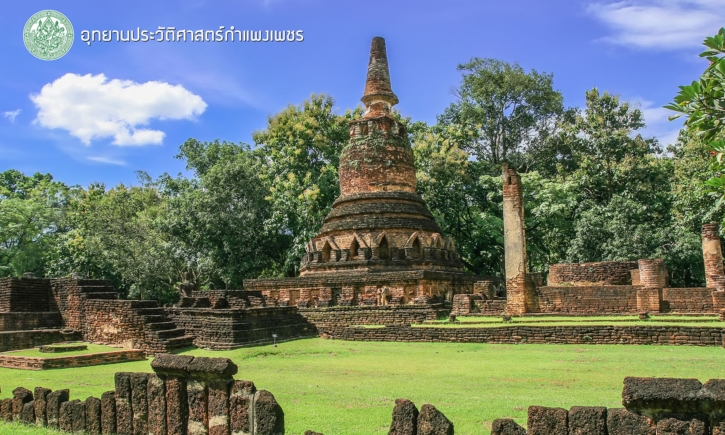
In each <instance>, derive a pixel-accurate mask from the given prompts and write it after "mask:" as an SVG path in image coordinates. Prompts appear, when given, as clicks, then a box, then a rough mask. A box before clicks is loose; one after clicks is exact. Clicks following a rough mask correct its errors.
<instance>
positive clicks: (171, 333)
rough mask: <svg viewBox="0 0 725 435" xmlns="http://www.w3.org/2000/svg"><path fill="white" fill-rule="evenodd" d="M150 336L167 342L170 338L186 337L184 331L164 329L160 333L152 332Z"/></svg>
mask: <svg viewBox="0 0 725 435" xmlns="http://www.w3.org/2000/svg"><path fill="white" fill-rule="evenodd" d="M152 334H154V335H156V336H157V337H158V338H160V339H162V340H167V339H170V338H178V337H183V336H184V335H186V331H185V330H183V329H181V328H175V329H165V330H161V331H153V332H152Z"/></svg>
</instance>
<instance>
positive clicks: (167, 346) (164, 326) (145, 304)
mask: <svg viewBox="0 0 725 435" xmlns="http://www.w3.org/2000/svg"><path fill="white" fill-rule="evenodd" d="M131 309H132V310H133V312H134V314H136V315H137V316H138V317H139V318H141V319H142V321H143V324H144V332H145V335H146V346H148V348H149V350H151V351H155V352H171V351H173V350H176V349H181V348H184V347H189V346H193V342H194V337H193V336H191V335H187V334H186V330H184V329H183V328H177V327H176V324H175V323H174V322H172V321H171V320H169V318H168V317H167V316H166V312H165V311H164V309H163V308H162V307H160V306H159V304H158V303H157V302H156V301H133V302H132V303H131Z"/></svg>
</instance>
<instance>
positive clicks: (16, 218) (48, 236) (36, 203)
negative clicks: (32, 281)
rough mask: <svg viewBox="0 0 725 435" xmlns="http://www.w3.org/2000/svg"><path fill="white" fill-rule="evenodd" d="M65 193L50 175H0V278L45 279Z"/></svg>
mask: <svg viewBox="0 0 725 435" xmlns="http://www.w3.org/2000/svg"><path fill="white" fill-rule="evenodd" d="M69 191H70V189H69V188H68V187H67V186H66V185H65V184H63V183H60V182H57V181H53V177H52V176H51V175H50V174H40V173H36V174H34V175H33V176H30V177H28V176H26V175H24V174H22V173H21V172H19V171H16V170H8V171H5V172H2V173H0V276H19V275H22V274H23V273H25V272H32V273H35V274H36V275H38V276H45V274H46V273H47V271H48V269H49V263H50V262H51V259H52V252H53V250H54V245H55V243H56V240H57V238H58V237H59V235H60V234H61V233H62V232H63V231H64V228H63V225H62V223H61V222H62V219H63V214H64V207H65V205H66V202H67V198H68V194H69Z"/></svg>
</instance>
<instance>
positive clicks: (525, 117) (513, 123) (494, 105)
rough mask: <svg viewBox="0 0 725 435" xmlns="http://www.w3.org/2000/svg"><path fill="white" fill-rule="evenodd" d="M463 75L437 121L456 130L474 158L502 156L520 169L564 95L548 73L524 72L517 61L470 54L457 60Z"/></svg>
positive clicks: (483, 159) (551, 121) (546, 130)
mask: <svg viewBox="0 0 725 435" xmlns="http://www.w3.org/2000/svg"><path fill="white" fill-rule="evenodd" d="M458 70H459V71H463V78H462V80H461V84H460V86H459V87H458V89H456V90H455V94H456V97H457V101H456V102H455V103H453V104H451V105H450V106H449V107H448V108H447V109H446V110H445V111H444V112H443V114H442V115H441V116H440V117H439V119H438V122H439V124H443V125H453V126H456V128H457V130H458V136H459V137H458V140H459V141H460V144H461V148H462V149H464V150H465V151H467V152H469V153H470V154H471V155H472V156H473V157H474V158H475V159H476V160H477V161H479V162H487V163H489V164H491V165H493V167H494V169H493V171H492V172H491V174H492V175H493V172H498V171H500V169H498V167H499V166H500V164H501V163H503V162H509V163H512V164H514V165H515V166H516V167H518V168H519V169H525V168H526V166H530V165H531V162H530V161H527V158H526V157H525V156H524V153H525V152H526V151H530V150H533V149H534V148H535V147H536V146H537V145H538V144H539V143H541V142H542V141H543V140H544V138H545V137H547V136H548V135H549V134H550V132H551V131H552V129H553V128H554V127H555V125H556V124H555V122H554V120H555V119H556V118H557V117H558V116H559V115H561V114H562V113H563V105H562V101H563V97H562V95H561V93H560V92H558V91H555V90H554V89H553V87H552V80H553V78H552V75H551V74H545V73H538V72H537V71H535V70H531V72H529V73H527V72H525V71H524V69H523V68H521V66H519V65H518V64H517V63H515V64H513V65H511V64H509V63H507V62H504V61H500V60H495V59H480V58H473V59H471V61H470V62H468V63H466V64H461V65H459V66H458Z"/></svg>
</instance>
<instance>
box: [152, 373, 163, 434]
mask: <svg viewBox="0 0 725 435" xmlns="http://www.w3.org/2000/svg"><path fill="white" fill-rule="evenodd" d="M147 396H148V397H147V399H148V430H149V435H166V388H165V386H164V381H163V379H161V378H159V377H158V376H156V375H149V378H148V390H147Z"/></svg>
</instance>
